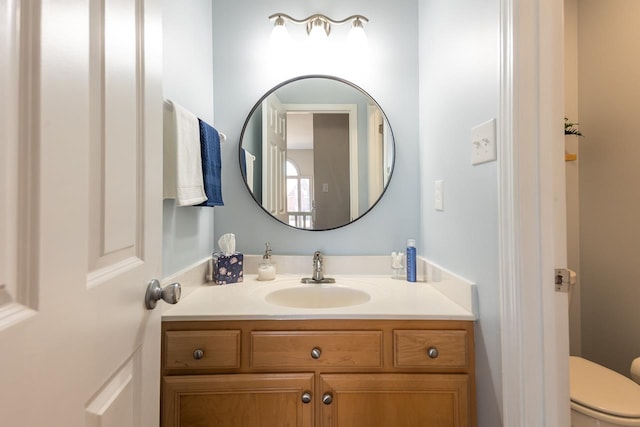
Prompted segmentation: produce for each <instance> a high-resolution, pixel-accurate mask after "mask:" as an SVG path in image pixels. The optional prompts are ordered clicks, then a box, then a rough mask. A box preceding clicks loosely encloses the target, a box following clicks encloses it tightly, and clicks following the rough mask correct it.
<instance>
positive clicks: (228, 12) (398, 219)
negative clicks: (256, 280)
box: [213, 0, 422, 256]
mask: <svg viewBox="0 0 640 427" xmlns="http://www.w3.org/2000/svg"><path fill="white" fill-rule="evenodd" d="M276 12H283V13H287V14H289V15H291V16H293V17H297V18H303V17H307V16H309V15H312V14H314V13H324V14H326V15H328V16H330V17H332V18H335V19H342V18H345V17H347V16H349V15H352V14H356V13H357V14H362V15H365V16H367V17H368V18H369V19H370V22H369V24H367V25H366V27H365V29H366V32H367V36H368V39H369V44H370V47H371V51H372V52H371V53H372V55H371V60H370V62H368V63H366V62H356V59H357V58H355V57H346V58H343V57H337V56H336V55H335V53H336V52H337V51H336V50H333V51H332V54H331V55H329V57H328V58H324V59H323V60H322V61H316V60H315V59H314V58H305V57H304V56H298V57H295V58H293V59H294V61H293V62H287V61H283V60H282V59H280V58H277V57H275V56H270V55H269V50H268V42H269V36H270V34H271V29H272V27H273V26H272V23H271V22H270V21H269V20H268V19H267V18H268V16H269V15H271V14H273V13H276ZM417 12H418V2H417V0H397V1H395V2H393V3H390V2H388V1H385V0H350V1H347V2H345V1H338V0H323V1H320V0H315V1H306V2H300V1H296V0H273V1H268V2H266V1H264V0H242V1H238V0H221V1H215V2H213V52H214V58H213V64H214V67H213V71H214V75H215V79H214V91H215V94H216V97H215V117H216V126H217V127H218V129H220V130H221V131H222V132H225V133H226V134H227V136H228V137H229V143H228V144H226V145H225V146H224V147H223V152H222V164H223V182H222V185H223V188H222V190H223V197H224V201H225V206H224V207H222V208H216V213H215V215H216V227H215V233H216V236H219V235H221V234H224V233H229V232H231V233H235V234H236V237H237V242H238V246H237V247H238V249H239V250H241V251H243V252H245V253H256V254H259V253H262V250H263V248H264V242H270V243H271V247H272V248H273V251H274V254H309V256H311V254H313V252H314V251H315V250H321V251H323V252H325V253H327V254H331V255H345V254H359V255H367V254H378V255H380V254H389V253H391V251H393V250H398V249H401V248H403V247H404V245H405V242H406V239H407V238H411V237H414V238H415V237H417V235H418V229H419V225H418V224H419V202H418V200H419V193H418V186H419V181H418V180H419V174H418V170H419V164H418V156H417V153H418V113H417V110H418V93H417V90H416V89H417V87H418V40H417V36H416V35H417V33H418V17H417ZM288 28H289V32H290V34H291V35H292V37H299V38H306V35H303V32H304V27H303V26H293V25H289V26H288ZM348 29H349V26H348V25H343V26H340V27H334V28H333V29H332V34H331V40H333V41H336V42H337V41H338V40H344V38H345V37H346V34H347V31H348ZM318 73H320V74H332V75H336V76H338V77H342V78H345V79H347V80H350V81H352V82H354V83H355V84H357V85H358V86H361V87H363V88H364V89H365V90H366V91H367V92H368V93H369V94H370V95H372V96H373V98H375V99H376V100H377V101H378V103H379V104H380V106H381V107H382V109H383V110H384V111H385V113H386V114H387V116H388V118H389V122H390V123H391V127H392V129H393V132H394V134H395V139H396V148H397V150H396V154H397V159H396V168H395V171H394V175H393V178H392V180H391V184H390V187H389V189H388V191H387V192H386V193H385V195H384V196H383V197H382V199H381V200H380V202H379V204H378V205H377V206H376V207H375V209H374V210H373V211H372V212H371V213H369V214H367V215H365V216H364V217H363V218H361V219H359V220H358V221H356V222H355V223H353V224H351V225H349V226H346V227H342V228H340V229H338V230H332V231H322V232H313V231H301V230H295V229H292V228H290V227H288V226H286V225H283V224H281V223H279V222H276V221H275V220H274V219H272V218H271V217H269V216H268V215H267V214H266V213H265V212H264V211H262V209H261V208H260V207H258V205H257V204H256V203H255V202H254V200H253V199H252V198H251V196H250V195H249V193H248V192H247V190H246V188H245V186H244V183H243V182H242V177H241V174H240V169H239V166H238V140H239V138H240V133H241V131H242V126H243V124H244V121H245V119H246V117H247V115H248V114H249V112H250V111H251V108H252V107H253V105H254V104H255V103H256V101H258V99H259V98H260V97H261V96H262V95H263V94H264V93H265V92H266V91H268V90H269V89H271V88H272V87H273V86H275V85H276V84H278V83H280V82H282V81H284V80H287V79H289V78H291V77H294V76H297V75H303V74H318ZM421 243H422V242H420V241H419V245H420V244H421Z"/></svg>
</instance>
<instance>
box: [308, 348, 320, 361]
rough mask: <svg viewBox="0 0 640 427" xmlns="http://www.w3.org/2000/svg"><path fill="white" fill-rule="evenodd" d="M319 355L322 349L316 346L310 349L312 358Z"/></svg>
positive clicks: (317, 357)
mask: <svg viewBox="0 0 640 427" xmlns="http://www.w3.org/2000/svg"><path fill="white" fill-rule="evenodd" d="M320 355H322V350H320V349H319V348H318V347H314V348H313V350H311V357H312V358H314V359H320Z"/></svg>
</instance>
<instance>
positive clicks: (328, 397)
mask: <svg viewBox="0 0 640 427" xmlns="http://www.w3.org/2000/svg"><path fill="white" fill-rule="evenodd" d="M331 402H333V396H332V395H331V393H325V394H324V395H323V396H322V403H324V404H325V405H331Z"/></svg>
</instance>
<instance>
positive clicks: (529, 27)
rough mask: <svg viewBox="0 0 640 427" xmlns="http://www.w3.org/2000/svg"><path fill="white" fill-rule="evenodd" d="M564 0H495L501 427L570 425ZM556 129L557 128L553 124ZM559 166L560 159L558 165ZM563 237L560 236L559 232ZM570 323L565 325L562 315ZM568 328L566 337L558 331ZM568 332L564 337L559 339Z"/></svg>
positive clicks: (563, 332)
mask: <svg viewBox="0 0 640 427" xmlns="http://www.w3.org/2000/svg"><path fill="white" fill-rule="evenodd" d="M563 18H564V15H563V5H562V2H554V1H553V0H529V1H518V0H501V2H500V49H501V52H500V55H501V64H500V112H499V117H500V121H499V127H498V132H499V140H500V141H501V143H500V144H499V152H498V196H499V211H498V217H499V248H500V249H499V264H500V267H499V270H500V317H501V326H502V327H501V343H502V349H501V351H502V405H503V408H502V414H503V425H505V426H516V425H518V426H526V425H536V426H558V425H569V418H570V409H569V384H568V357H567V356H568V354H569V351H568V321H567V322H565V320H564V319H565V317H564V315H567V313H564V315H563V313H562V311H563V310H564V311H565V312H566V311H567V310H566V308H567V305H566V296H565V295H560V294H556V293H555V289H554V286H553V268H554V265H556V266H561V265H558V264H556V263H557V262H558V260H560V262H562V261H561V260H562V259H563V257H564V263H565V264H566V251H565V253H564V254H563V253H562V251H563V250H564V249H563V246H562V244H561V242H562V238H563V237H564V235H562V231H563V224H561V223H558V220H557V218H558V217H559V216H560V215H564V200H558V199H561V198H559V197H555V196H556V194H554V192H555V190H556V188H557V186H559V185H563V184H564V181H563V180H562V178H561V177H560V172H559V171H558V170H557V169H558V164H559V163H558V160H559V159H558V158H560V160H561V159H562V153H563V151H562V141H558V140H561V139H562V138H563V136H562V131H561V129H562V120H563V95H562V94H563V93H564V87H563V50H564V46H563V44H562V43H558V42H557V40H563V38H564V35H563ZM556 128H557V129H556ZM560 167H561V172H562V174H564V166H563V165H562V163H560ZM565 245H566V238H565ZM563 322H564V323H566V325H565V324H564V323H563ZM565 334H566V337H564V335H565ZM564 338H566V340H564V342H563V339H564Z"/></svg>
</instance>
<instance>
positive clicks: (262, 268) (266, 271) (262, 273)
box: [258, 243, 276, 280]
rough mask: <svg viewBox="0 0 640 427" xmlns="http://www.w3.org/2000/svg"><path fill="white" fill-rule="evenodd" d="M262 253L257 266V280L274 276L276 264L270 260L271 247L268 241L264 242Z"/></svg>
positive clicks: (269, 278)
mask: <svg viewBox="0 0 640 427" xmlns="http://www.w3.org/2000/svg"><path fill="white" fill-rule="evenodd" d="M264 246H265V249H264V255H262V262H261V263H260V265H259V266H258V280H273V279H275V278H276V265H275V263H273V262H272V260H271V248H270V247H269V243H265V244H264Z"/></svg>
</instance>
